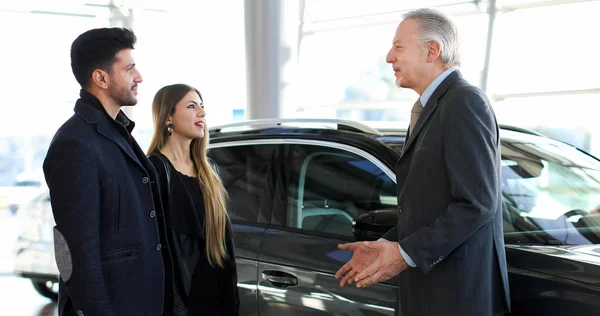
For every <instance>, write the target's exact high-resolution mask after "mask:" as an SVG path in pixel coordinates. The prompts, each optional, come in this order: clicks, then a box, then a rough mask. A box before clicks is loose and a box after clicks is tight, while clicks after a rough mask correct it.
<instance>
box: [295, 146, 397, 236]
mask: <svg viewBox="0 0 600 316" xmlns="http://www.w3.org/2000/svg"><path fill="white" fill-rule="evenodd" d="M290 169H291V170H290V180H289V184H288V187H289V191H288V214H287V219H286V225H287V226H289V227H294V228H301V229H305V230H311V231H317V232H320V233H327V234H335V235H342V236H348V237H351V236H353V234H352V220H353V219H354V218H356V217H358V216H360V215H362V214H365V213H366V212H369V211H372V210H377V209H384V208H395V206H396V205H397V201H396V185H395V183H394V182H393V181H392V180H391V179H390V178H389V177H388V176H387V175H386V174H385V173H384V172H383V171H382V170H381V169H379V168H378V167H377V166H376V165H374V164H373V163H372V162H370V161H369V160H367V159H365V158H363V157H361V156H359V155H357V154H354V153H351V152H347V151H344V150H340V149H334V148H328V147H321V146H310V145H297V146H294V150H293V154H292V159H291V163H290Z"/></svg>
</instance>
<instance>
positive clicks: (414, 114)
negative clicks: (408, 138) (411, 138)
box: [410, 98, 423, 135]
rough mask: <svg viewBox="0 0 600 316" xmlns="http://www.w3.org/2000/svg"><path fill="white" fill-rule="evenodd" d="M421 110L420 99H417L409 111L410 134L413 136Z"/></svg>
mask: <svg viewBox="0 0 600 316" xmlns="http://www.w3.org/2000/svg"><path fill="white" fill-rule="evenodd" d="M422 110H423V105H422V104H421V98H419V99H417V102H415V105H413V107H412V109H411V110H410V134H411V135H412V134H413V131H414V130H415V124H417V120H418V119H419V115H421V111H422Z"/></svg>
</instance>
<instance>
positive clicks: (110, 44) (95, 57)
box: [71, 27, 137, 89]
mask: <svg viewBox="0 0 600 316" xmlns="http://www.w3.org/2000/svg"><path fill="white" fill-rule="evenodd" d="M136 40H137V39H136V37H135V34H133V31H131V30H129V29H126V28H120V27H113V28H100V29H93V30H89V31H87V32H85V33H83V34H81V35H79V37H77V38H76V39H75V40H74V41H73V44H72V45H71V69H72V70H73V74H74V75H75V79H77V82H79V85H81V87H82V88H84V89H86V88H89V85H90V82H91V80H92V72H94V70H96V69H102V70H104V71H107V72H108V73H109V74H110V73H111V72H112V65H113V63H114V62H115V61H116V58H117V54H118V53H119V52H120V51H121V50H123V49H127V48H129V49H133V48H134V45H135V42H136Z"/></svg>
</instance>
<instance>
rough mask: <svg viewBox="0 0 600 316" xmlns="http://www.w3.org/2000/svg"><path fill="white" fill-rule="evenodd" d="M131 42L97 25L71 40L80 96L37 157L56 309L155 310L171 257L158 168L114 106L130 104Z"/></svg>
mask: <svg viewBox="0 0 600 316" xmlns="http://www.w3.org/2000/svg"><path fill="white" fill-rule="evenodd" d="M135 42H136V37H135V35H134V34H133V32H132V31H130V30H128V29H124V28H102V29H93V30H90V31H87V32H85V33H83V34H81V35H80V36H79V37H78V38H77V39H76V40H75V41H74V42H73V44H72V46H71V68H72V70H73V74H74V75H75V78H76V79H77V81H78V82H79V84H80V85H81V88H82V89H81V92H80V98H79V100H77V103H76V104H75V109H74V111H75V114H74V115H73V116H72V117H71V118H70V119H68V120H67V121H66V122H65V123H64V124H63V125H62V126H61V127H60V128H59V130H58V131H57V132H56V135H55V136H54V139H53V140H52V143H51V144H50V148H49V150H48V154H47V156H46V159H45V161H44V174H45V177H46V182H47V183H48V187H49V188H50V198H51V203H52V212H53V215H54V219H55V221H56V226H55V227H54V240H55V256H56V263H57V265H58V269H59V271H60V283H59V315H78V316H82V315H88V316H89V315H103V316H104V315H161V314H162V312H163V304H164V303H165V302H164V292H165V290H164V284H165V276H167V277H168V273H165V267H167V268H168V266H169V263H168V260H165V263H164V264H163V259H162V255H161V252H165V251H166V248H167V247H162V245H161V242H160V240H159V230H160V229H164V226H163V224H162V223H161V222H160V219H159V218H160V216H157V214H160V210H161V207H160V200H158V198H159V194H158V188H157V187H156V181H155V179H156V171H155V169H154V167H153V166H152V164H151V163H150V162H149V160H148V159H147V158H146V155H145V154H144V152H143V151H142V150H141V149H140V147H139V145H138V144H137V142H136V141H135V139H133V137H132V136H131V132H132V130H133V127H134V122H132V121H131V120H129V119H128V118H127V116H125V114H124V113H123V112H122V111H121V107H122V106H132V105H135V104H136V103H137V98H136V96H137V91H138V84H139V83H141V82H142V76H141V75H140V73H139V71H138V70H137V68H136V64H135V60H134V58H133V49H134V45H135ZM161 249H162V250H161ZM167 271H168V269H167Z"/></svg>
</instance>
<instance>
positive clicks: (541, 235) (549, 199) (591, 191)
mask: <svg viewBox="0 0 600 316" xmlns="http://www.w3.org/2000/svg"><path fill="white" fill-rule="evenodd" d="M502 191H503V201H502V202H503V203H502V204H503V215H504V233H505V241H506V242H507V243H543V244H574V245H581V244H597V243H600V163H599V162H598V161H597V160H596V159H594V158H593V157H591V156H589V155H587V154H585V153H583V152H581V151H579V150H577V149H576V148H574V147H571V146H568V145H566V144H563V143H560V142H553V141H541V142H539V143H536V142H509V141H507V142H503V144H502Z"/></svg>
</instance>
